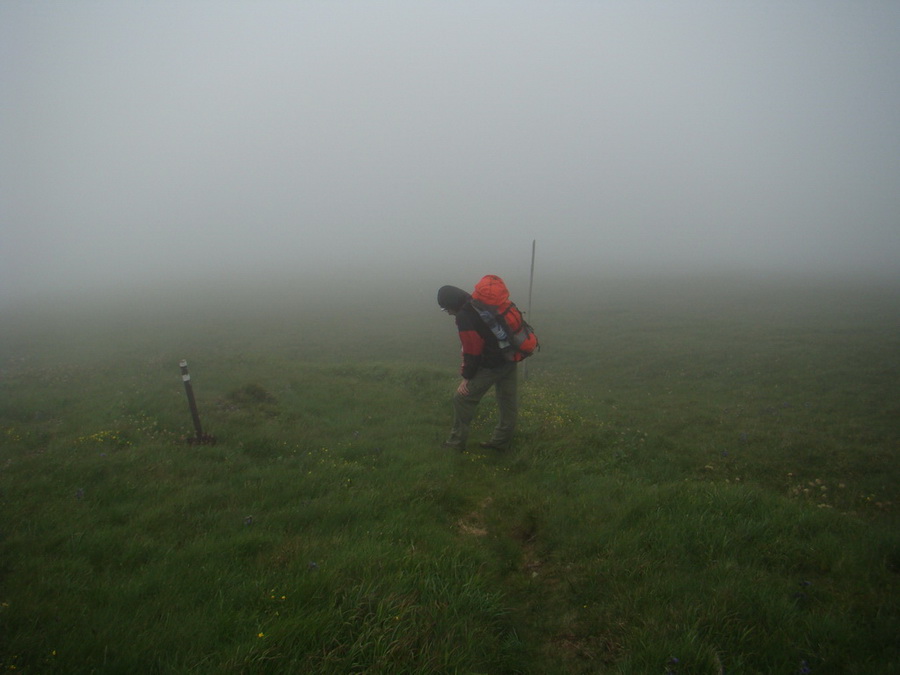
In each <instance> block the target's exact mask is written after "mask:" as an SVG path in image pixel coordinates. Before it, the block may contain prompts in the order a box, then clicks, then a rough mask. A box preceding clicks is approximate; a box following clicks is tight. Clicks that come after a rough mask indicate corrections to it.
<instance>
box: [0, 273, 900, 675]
mask: <svg viewBox="0 0 900 675" xmlns="http://www.w3.org/2000/svg"><path fill="white" fill-rule="evenodd" d="M450 283H454V280H450ZM457 283H458V282H457ZM473 283H474V280H473ZM437 285H439V284H435V285H434V286H435V287H434V288H431V286H427V287H422V288H420V287H419V286H418V284H410V285H408V286H406V287H403V286H394V287H390V288H367V289H364V290H362V291H360V290H359V289H356V292H354V293H345V294H342V295H340V296H333V297H323V296H322V295H321V294H319V293H316V292H315V289H314V288H310V287H304V288H298V289H295V288H291V287H289V286H285V287H281V288H276V289H267V290H266V291H265V292H263V290H262V289H253V288H248V289H242V290H237V289H232V290H231V291H229V292H227V293H226V292H224V291H222V292H220V293H213V292H210V293H207V292H205V291H204V292H203V293H199V292H198V293H197V294H196V295H192V294H190V293H188V294H187V295H186V296H184V297H182V298H181V299H180V300H178V301H166V300H165V298H162V297H159V296H156V295H154V294H153V293H151V292H147V293H145V294H141V295H135V296H134V297H131V298H130V299H129V300H128V301H124V300H119V301H115V302H113V301H110V302H108V303H103V302H100V301H97V302H94V303H88V302H85V303H77V302H69V303H66V304H65V305H64V306H59V307H54V306H51V305H49V304H46V305H40V306H38V307H32V308H29V307H24V306H23V307H18V308H14V309H8V310H5V311H4V312H3V318H2V321H0V514H2V519H0V668H2V669H3V670H6V671H9V672H13V671H14V672H21V673H136V672H142V673H472V674H476V673H481V674H500V673H541V674H543V673H551V674H552V673H640V674H645V673H659V674H663V673H667V674H673V675H675V674H679V675H686V674H688V673H709V674H716V673H729V674H734V673H785V674H789V673H815V674H823V673H859V674H863V673H864V674H866V675H872V674H877V673H897V672H900V641H898V635H900V589H898V573H900V517H898V491H900V461H898V460H900V446H898V442H900V289H898V287H896V286H891V285H889V284H884V283H882V284H877V283H874V282H873V283H863V282H859V281H857V282H849V281H848V282H843V283H839V282H830V283H825V282H819V283H813V282H810V281H802V280H793V281H787V280H781V281H779V280H768V281H761V280H756V281H749V280H744V281H739V280H736V279H657V280H653V279H648V278H644V279H631V280H628V279H606V280H599V279H595V280H591V279H573V280H565V279H557V280H554V281H547V282H542V283H540V284H539V285H538V286H536V289H535V309H534V313H533V316H532V317H531V321H532V323H533V324H534V326H535V328H536V329H537V332H538V334H539V336H540V337H541V341H542V351H541V353H540V354H538V355H537V356H536V357H534V358H533V359H530V360H529V361H528V362H527V367H526V368H525V369H524V371H525V372H524V373H522V375H523V376H524V375H527V378H525V377H523V381H522V382H521V412H520V428H519V432H518V436H517V441H516V443H515V446H514V448H513V449H512V450H511V451H509V452H507V453H503V454H498V453H496V452H488V451H482V450H480V449H478V448H477V446H475V447H472V448H470V449H469V450H468V451H467V452H465V453H462V454H459V453H452V452H448V451H446V450H443V449H441V448H440V443H441V441H442V440H443V439H444V437H445V434H446V432H447V430H448V428H449V424H450V414H451V413H450V396H451V394H452V392H453V390H454V388H455V386H456V383H457V370H458V361H459V349H458V342H457V339H456V336H455V334H454V331H453V326H452V322H451V321H450V319H448V317H447V316H446V315H444V314H442V313H440V312H439V311H438V310H437V307H436V305H435V304H434V292H435V291H436V288H437ZM513 292H514V299H516V300H518V301H519V302H520V305H521V304H524V302H525V296H524V295H523V291H522V290H521V289H517V288H516V286H513ZM351 299H352V300H351ZM180 359H187V360H188V363H189V367H190V371H191V375H192V378H193V379H192V383H193V388H194V393H195V395H196V399H197V403H198V406H199V411H200V417H201V419H202V421H203V424H204V431H206V432H208V433H209V434H212V435H214V436H215V437H216V439H217V442H216V443H215V444H214V445H212V444H210V445H195V444H190V443H188V442H186V439H188V438H190V437H191V436H192V435H193V427H192V424H191V417H190V414H189V412H188V408H187V400H186V396H185V391H184V387H183V385H182V381H181V376H180V371H179V368H178V362H179V360H180ZM493 414H494V404H493V401H492V399H491V397H490V396H489V397H488V398H486V399H485V401H484V402H483V404H482V407H481V414H480V417H479V418H478V421H477V424H476V428H475V431H474V434H473V435H474V438H473V441H479V440H486V439H487V437H488V435H489V433H490V428H491V425H492V419H493Z"/></svg>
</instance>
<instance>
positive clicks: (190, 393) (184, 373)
mask: <svg viewBox="0 0 900 675" xmlns="http://www.w3.org/2000/svg"><path fill="white" fill-rule="evenodd" d="M178 365H179V366H180V367H181V379H182V381H183V382H184V391H185V393H186V394H187V399H188V406H189V407H190V409H191V417H192V418H193V420H194V430H195V431H196V432H197V437H196V438H192V439H188V442H189V443H209V444H212V443H215V442H216V439H215V438H214V437H212V436H207V435H206V434H204V433H203V427H202V426H201V425H200V413H199V412H198V411H197V401H196V400H195V399H194V388H193V386H191V374H190V373H189V372H188V365H187V361H186V360H185V359H182V360H181V363H179V364H178Z"/></svg>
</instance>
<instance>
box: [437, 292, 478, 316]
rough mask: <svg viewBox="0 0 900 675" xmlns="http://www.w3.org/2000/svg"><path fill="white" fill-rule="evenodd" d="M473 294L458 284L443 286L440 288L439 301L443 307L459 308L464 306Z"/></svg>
mask: <svg viewBox="0 0 900 675" xmlns="http://www.w3.org/2000/svg"><path fill="white" fill-rule="evenodd" d="M471 297H472V296H471V295H469V294H468V293H466V292H465V291H464V290H463V289H461V288H457V287H456V286H441V287H440V288H439V289H438V294H437V303H438V305H440V306H441V309H452V310H457V309H459V308H460V307H462V306H463V305H464V304H466V302H468V301H469V299H470V298H471Z"/></svg>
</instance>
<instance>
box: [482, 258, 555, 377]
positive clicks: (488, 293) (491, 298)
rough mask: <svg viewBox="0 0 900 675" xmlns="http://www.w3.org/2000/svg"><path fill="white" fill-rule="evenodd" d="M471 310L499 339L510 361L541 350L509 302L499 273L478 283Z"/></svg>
mask: <svg viewBox="0 0 900 675" xmlns="http://www.w3.org/2000/svg"><path fill="white" fill-rule="evenodd" d="M472 307H474V308H475V310H476V311H477V312H478V315H479V316H480V317H481V320H482V321H484V323H485V324H486V325H487V327H488V328H490V329H491V332H493V333H494V335H495V336H496V337H497V342H498V344H499V345H500V350H501V351H502V352H503V355H504V356H505V357H506V358H507V359H509V360H510V361H521V360H522V359H526V358H528V357H529V356H531V355H532V354H534V352H535V351H536V350H540V344H539V343H538V339H537V335H535V334H534V329H532V327H531V326H529V325H528V322H526V321H525V319H524V318H523V317H522V312H520V311H519V308H518V307H516V305H515V303H514V302H510V300H509V289H508V288H506V284H505V283H503V279H501V278H500V277H498V276H497V275H496V274H488V275H486V276H484V277H482V278H481V281H479V282H478V283H477V284H475V291H474V292H473V293H472Z"/></svg>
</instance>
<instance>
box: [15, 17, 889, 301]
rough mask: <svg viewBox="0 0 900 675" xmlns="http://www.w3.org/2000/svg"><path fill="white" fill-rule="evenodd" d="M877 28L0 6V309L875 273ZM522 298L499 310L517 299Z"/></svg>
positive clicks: (818, 20) (880, 214) (879, 165)
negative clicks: (404, 287)
mask: <svg viewBox="0 0 900 675" xmlns="http://www.w3.org/2000/svg"><path fill="white" fill-rule="evenodd" d="M898 34H900V6H898V5H896V4H891V3H880V2H864V3H854V4H846V3H838V2H824V3H822V2H817V3H812V2H800V3H792V4H791V5H786V6H785V5H780V4H775V3H741V4H729V5H721V4H717V3H705V2H688V3H678V4H677V5H671V4H666V3H656V2H648V3H554V4H553V5H545V4H541V3H531V2H526V3H509V2H500V3H491V4H487V5H485V4H474V3H462V4H460V3H453V4H450V3H433V4H428V5H421V4H416V3H408V2H395V3H385V4H379V5H374V4H373V5H352V6H349V5H334V4H331V3H318V2H309V3H296V4H295V3H277V2H272V3H254V4H250V3H243V2H237V3H230V4H224V5H223V4H220V3H208V2H196V3H190V4H187V5H176V4H152V5H147V4H139V3H130V2H129V3H110V2H99V3H90V4H88V3H73V4H65V5H58V4H34V3H27V4H26V3H5V4H3V5H2V6H0V61H2V64H3V67H2V70H0V91H2V101H3V103H2V104H0V105H2V111H3V113H2V115H0V141H2V144H3V145H2V147H3V151H2V153H0V185H2V187H0V251H2V253H0V289H2V290H0V301H2V302H4V303H18V302H22V301H27V300H28V299H29V298H31V297H44V296H50V295H53V294H59V295H72V294H76V295H77V294H79V293H81V294H86V295H91V294H96V293H101V292H105V290H107V289H117V290H127V289H141V288H145V287H155V286H161V287H162V286H166V285H171V284H177V283H179V282H180V281H182V280H183V281H191V282H197V283H207V284H215V283H218V282H219V281H222V282H228V283H232V284H237V283H242V282H243V281H244V280H246V282H247V283H254V282H260V281H261V282H266V281H271V280H287V281H288V282H289V281H290V280H292V279H293V280H297V282H298V283H299V282H304V281H306V282H309V283H315V281H311V282H310V281H309V280H316V279H323V280H324V279H328V278H346V279H347V280H348V284H351V285H352V284H353V283H356V284H362V285H366V284H369V283H370V282H371V281H373V280H376V281H377V280H387V279H394V278H396V279H398V280H401V281H402V280H403V279H407V280H409V281H408V282H409V283H411V284H416V285H418V284H419V283H422V284H432V283H437V282H438V281H440V282H442V283H443V282H445V283H451V284H457V285H464V284H465V283H466V282H467V280H470V281H468V283H470V284H471V283H474V282H475V281H476V280H477V278H478V277H480V276H481V275H482V274H484V273H488V272H491V273H497V274H500V275H501V276H504V275H506V276H510V275H512V276H514V277H516V279H515V281H516V282H519V283H520V284H521V282H520V280H521V279H522V278H525V277H526V275H527V269H528V262H529V260H528V258H529V256H530V249H531V242H532V240H534V239H536V240H537V241H538V267H539V270H540V272H541V273H543V274H556V275H559V274H562V273H573V272H578V273H581V274H586V273H599V274H605V275H615V274H620V275H632V276H634V275H638V276H640V275H665V274H676V275H677V274H681V275H684V274H722V273H735V274H756V275H761V276H766V275H773V274H785V275H812V276H829V275H838V276H846V277H864V276H866V275H873V276H878V277H881V278H887V279H890V280H898V279H900V264H898V260H900V222H898V215H900V190H898V189H897V186H898V180H900V147H898V143H900V112H898V111H900V80H898V78H897V76H896V73H897V72H900V42H898V41H897V39H896V36H897V35H898ZM520 295H521V291H520Z"/></svg>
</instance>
